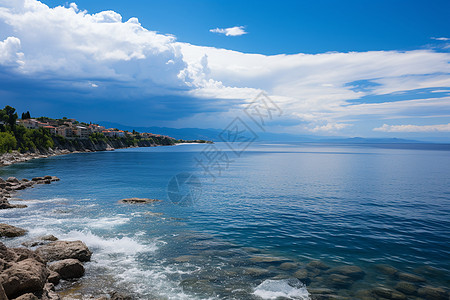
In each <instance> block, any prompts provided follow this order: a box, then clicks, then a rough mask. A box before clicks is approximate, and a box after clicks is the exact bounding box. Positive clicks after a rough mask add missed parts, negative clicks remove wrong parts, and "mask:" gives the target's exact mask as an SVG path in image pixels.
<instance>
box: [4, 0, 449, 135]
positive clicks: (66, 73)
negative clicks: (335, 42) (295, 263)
mask: <svg viewBox="0 0 450 300" xmlns="http://www.w3.org/2000/svg"><path fill="white" fill-rule="evenodd" d="M211 32H214V33H220V34H225V35H227V36H236V35H242V34H245V33H246V32H245V30H244V27H242V26H236V27H232V28H225V29H221V28H216V29H211ZM437 39H441V40H442V39H446V38H437ZM449 62H450V53H442V52H436V51H433V50H415V51H367V52H347V53H339V52H330V53H321V54H303V53H299V54H291V55H285V54H281V55H262V54H248V53H242V52H238V51H231V50H227V49H218V48H214V47H203V46H197V45H191V44H188V43H180V42H177V41H176V39H175V38H174V37H173V36H171V35H164V34H159V33H157V32H155V31H151V30H149V29H146V28H144V27H142V25H141V24H140V23H139V20H138V19H137V18H130V19H129V20H123V19H122V16H121V15H120V14H118V13H117V12H114V11H102V12H99V13H96V14H89V13H88V12H86V11H84V10H80V9H79V8H78V7H77V6H76V5H75V4H71V5H70V6H68V7H62V6H59V7H55V8H50V7H48V6H47V5H45V4H43V3H41V2H39V1H37V0H17V1H9V0H0V67H5V68H6V67H7V68H8V70H12V71H13V72H15V74H16V76H28V77H32V78H43V79H44V80H45V81H46V82H59V81H63V84H64V86H67V85H73V86H74V87H75V88H80V89H86V90H88V93H101V92H102V93H106V92H108V91H109V93H112V94H114V96H116V95H115V94H116V93H117V90H115V89H108V88H107V87H108V86H109V84H111V82H112V83H115V84H117V85H120V86H122V87H124V89H123V90H124V93H126V94H127V96H128V97H129V98H130V99H133V98H139V97H140V98H141V99H142V98H145V96H146V95H167V94H175V95H178V96H187V98H188V99H189V100H187V101H193V100H192V99H200V100H199V101H203V102H202V106H203V107H208V108H210V107H212V106H213V105H214V104H217V105H218V106H220V107H221V109H222V108H223V107H227V106H228V108H229V110H230V111H234V110H236V109H240V108H242V107H245V106H246V105H247V104H248V103H249V102H250V101H251V100H252V99H253V98H254V97H255V96H256V95H257V94H259V93H260V92H261V91H265V92H266V93H267V94H268V95H269V96H270V97H271V98H272V99H273V100H274V101H276V102H277V104H278V105H279V106H280V107H281V109H282V110H283V111H284V117H285V118H287V119H289V120H298V123H302V124H303V123H305V124H306V125H305V126H304V128H305V130H309V131H313V132H317V133H320V132H327V131H329V132H333V131H343V130H345V129H347V128H349V127H350V126H351V123H352V120H357V119H358V118H362V117H367V116H374V117H378V118H395V117H399V116H404V117H408V116H409V117H414V116H421V115H423V116H425V115H427V116H432V115H433V114H435V113H436V111H439V112H443V113H448V114H450V98H449V97H441V98H431V99H428V98H427V97H426V96H425V95H424V97H422V98H421V99H415V100H406V101H405V100H402V101H391V99H390V97H391V96H392V95H394V94H396V93H403V92H408V91H412V92H414V91H416V90H418V89H434V90H437V89H442V88H445V87H449V86H450V63H449ZM358 81H366V82H369V83H371V85H370V88H369V89H357V88H355V82H358ZM374 95H375V96H384V101H381V102H380V103H364V97H365V96H374ZM356 100H359V101H356ZM227 104H228V105H227ZM164 105H165V104H164ZM164 105H163V104H162V105H161V107H163V106H164ZM210 113H211V114H214V113H215V112H214V109H210ZM211 119H212V120H214V117H213V118H211ZM208 126H214V124H209V125H208Z"/></svg>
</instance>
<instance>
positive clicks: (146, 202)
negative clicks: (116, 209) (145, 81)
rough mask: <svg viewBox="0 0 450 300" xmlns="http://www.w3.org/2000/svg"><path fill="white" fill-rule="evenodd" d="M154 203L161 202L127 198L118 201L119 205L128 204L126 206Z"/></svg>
mask: <svg viewBox="0 0 450 300" xmlns="http://www.w3.org/2000/svg"><path fill="white" fill-rule="evenodd" d="M154 202H161V200H158V199H149V198H127V199H122V200H120V201H119V203H128V204H148V203H154Z"/></svg>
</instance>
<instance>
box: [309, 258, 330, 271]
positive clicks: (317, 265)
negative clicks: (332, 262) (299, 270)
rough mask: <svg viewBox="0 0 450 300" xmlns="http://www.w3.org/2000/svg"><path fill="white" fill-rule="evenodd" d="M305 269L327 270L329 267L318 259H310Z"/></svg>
mask: <svg viewBox="0 0 450 300" xmlns="http://www.w3.org/2000/svg"><path fill="white" fill-rule="evenodd" d="M306 268H307V269H312V268H314V269H319V270H328V269H329V268H330V267H329V266H327V265H326V264H325V263H323V262H322V261H320V260H312V261H310V262H309V263H308V264H307V265H306Z"/></svg>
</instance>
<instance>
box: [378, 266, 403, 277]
mask: <svg viewBox="0 0 450 300" xmlns="http://www.w3.org/2000/svg"><path fill="white" fill-rule="evenodd" d="M375 268H377V270H378V271H379V272H381V273H383V274H386V275H389V276H394V275H395V274H397V273H398V270H397V269H396V268H394V267H392V266H390V265H384V264H380V265H376V266H375Z"/></svg>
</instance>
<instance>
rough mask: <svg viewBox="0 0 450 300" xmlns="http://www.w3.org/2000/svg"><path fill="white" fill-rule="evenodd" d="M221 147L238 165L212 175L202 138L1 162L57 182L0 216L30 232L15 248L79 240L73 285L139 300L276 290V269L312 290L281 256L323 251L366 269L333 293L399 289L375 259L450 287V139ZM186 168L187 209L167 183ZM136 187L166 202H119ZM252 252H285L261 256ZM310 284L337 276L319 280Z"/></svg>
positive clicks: (284, 291) (18, 172)
mask: <svg viewBox="0 0 450 300" xmlns="http://www.w3.org/2000/svg"><path fill="white" fill-rule="evenodd" d="M215 146H217V147H219V148H222V152H221V153H222V154H223V153H225V154H226V155H228V157H229V158H230V159H231V160H232V161H231V162H230V161H229V164H228V165H226V166H222V167H223V170H222V171H221V173H220V174H219V173H218V172H217V171H215V172H213V174H214V175H215V176H216V177H214V178H213V177H211V175H210V174H207V173H205V172H204V171H203V169H202V168H201V166H199V165H198V163H197V160H198V159H199V158H204V152H202V151H204V150H205V147H210V146H205V145H178V146H173V147H156V148H134V149H123V150H116V151H112V152H96V153H80V154H71V155H65V156H58V157H52V158H47V159H39V160H33V161H29V162H26V163H22V164H16V165H12V166H9V167H4V168H2V169H0V176H2V177H4V178H5V177H8V176H16V177H19V178H31V177H34V176H42V175H47V174H49V175H55V176H58V177H60V178H61V181H59V182H56V183H52V184H51V185H41V186H36V187H35V188H33V189H28V190H25V191H22V192H21V193H20V194H18V197H20V198H22V199H24V200H25V202H21V203H25V204H27V205H29V208H27V209H22V210H18V209H16V210H4V211H0V219H1V222H7V223H10V224H13V225H18V226H22V227H24V228H27V229H29V234H28V235H27V236H26V237H23V238H20V239H16V240H7V241H6V242H7V243H9V244H11V245H19V244H20V243H21V242H23V241H25V240H29V239H32V238H33V237H37V236H39V235H42V234H47V233H53V234H55V235H56V236H59V237H61V238H65V239H81V240H83V241H85V242H86V243H87V244H88V246H89V247H91V248H92V249H93V250H94V256H93V261H92V262H91V263H88V264H87V276H86V277H85V278H84V279H83V280H82V284H81V285H79V286H78V287H77V288H74V293H77V292H80V293H90V292H91V293H95V291H97V292H98V291H103V292H106V291H107V290H108V289H111V288H115V289H124V290H127V291H129V292H132V293H136V294H137V295H138V296H139V298H142V299H155V298H156V299H260V298H259V297H263V298H264V297H265V298H267V299H270V298H271V294H270V292H268V291H266V290H264V286H266V285H267V284H271V283H273V282H272V281H270V280H273V279H275V280H281V281H280V282H281V284H276V285H274V286H272V287H274V288H277V289H281V290H280V293H281V294H280V295H282V296H285V297H286V298H291V299H308V298H307V295H304V293H303V292H304V291H303V290H299V289H296V290H295V288H294V287H292V286H291V285H287V284H284V283H283V282H282V280H285V279H286V278H290V277H292V275H293V273H294V272H295V271H296V269H294V270H288V271H286V270H282V269H280V268H279V265H280V264H281V263H282V262H292V263H295V264H297V265H298V268H301V266H302V265H304V264H306V263H308V262H309V261H311V260H316V259H320V260H321V261H322V262H324V263H326V264H328V265H329V266H331V267H335V266H340V265H344V264H351V265H357V266H360V267H361V268H362V269H363V270H364V271H365V272H366V276H365V278H364V279H363V280H360V281H357V282H355V283H354V284H353V285H352V286H351V287H347V288H340V289H335V290H334V292H335V293H336V294H339V295H343V296H349V297H354V296H353V295H355V293H357V292H358V290H361V289H370V288H373V287H376V286H386V287H392V286H395V284H396V280H394V279H393V278H390V277H387V276H384V275H383V274H380V273H379V272H378V271H377V269H376V267H375V266H376V265H377V264H389V265H391V266H393V267H395V268H397V269H399V270H400V271H402V272H409V273H413V274H417V275H419V276H423V277H425V278H426V280H427V283H426V284H427V285H431V286H436V287H443V288H446V287H447V286H449V285H450V260H449V257H450V169H449V166H450V151H448V149H447V150H446V149H445V148H442V147H439V146H436V147H435V148H436V149H433V147H429V148H430V149H426V148H425V149H423V147H421V148H420V147H417V146H416V147H415V146H414V145H409V146H407V147H403V149H392V148H391V149H390V148H387V147H380V146H376V147H375V146H370V145H325V144H254V145H252V146H251V147H250V148H248V149H247V151H246V152H244V153H243V154H242V155H241V156H240V157H238V156H236V155H235V154H234V153H233V152H231V151H226V147H225V145H221V144H220V143H219V144H216V145H215ZM442 149H443V150H442ZM180 173H188V174H192V175H194V176H195V178H198V181H199V182H200V183H201V187H200V186H199V185H196V186H195V188H196V190H195V195H193V198H192V200H193V205H184V206H183V205H177V204H174V203H173V202H172V201H170V199H168V193H167V187H168V183H169V181H170V180H171V178H172V177H173V176H175V175H177V174H180ZM184 193H189V185H188V186H187V190H184ZM129 197H145V198H156V199H161V200H163V201H161V202H158V203H154V204H149V205H124V204H119V203H118V200H120V199H123V198H129ZM255 256H257V257H259V256H265V257H267V256H270V257H276V258H278V259H279V260H277V261H274V262H272V263H262V262H255V261H254V260H252V258H253V257H255ZM430 267H431V268H430ZM246 268H259V270H261V269H264V270H265V272H263V273H260V274H253V273H251V272H250V273H249V272H248V271H246V270H247V269H246ZM421 270H422V271H423V270H428V273H427V272H421ZM430 270H432V271H433V272H429V271H430ZM430 273H432V274H431V275H430ZM263 283H264V284H263ZM261 284H263V285H261ZM283 284H284V285H283ZM310 287H316V288H317V287H329V286H327V282H326V280H323V279H322V281H321V279H320V277H319V278H318V279H317V280H313V281H312V282H311V283H308V286H307V287H306V288H307V289H309V288H310ZM261 289H262V291H261ZM292 289H294V291H292ZM255 293H256V294H255ZM299 294H301V295H302V296H299ZM261 295H262V296H261ZM277 295H278V294H277ZM301 297H305V298H301ZM411 299H413V298H411ZM414 299H416V298H414Z"/></svg>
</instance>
